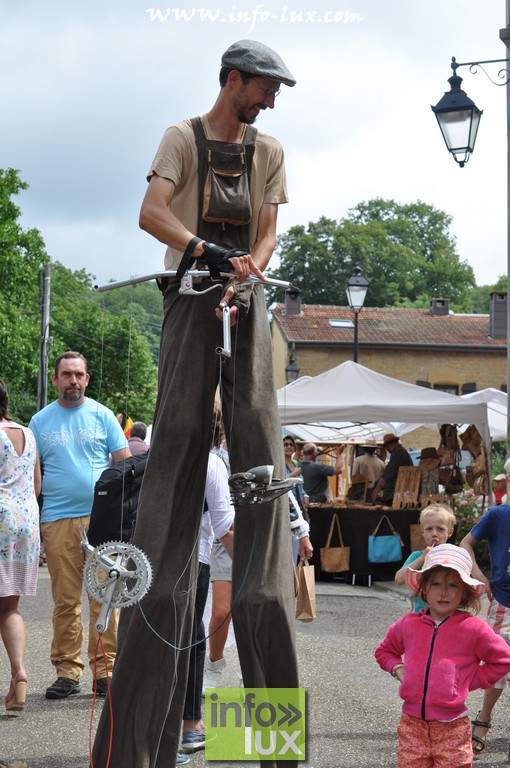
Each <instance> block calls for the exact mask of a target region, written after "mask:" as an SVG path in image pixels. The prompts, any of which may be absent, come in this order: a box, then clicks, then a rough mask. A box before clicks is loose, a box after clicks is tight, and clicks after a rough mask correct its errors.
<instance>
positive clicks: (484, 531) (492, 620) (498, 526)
mask: <svg viewBox="0 0 510 768" xmlns="http://www.w3.org/2000/svg"><path fill="white" fill-rule="evenodd" d="M505 472H506V481H507V484H508V483H509V482H510V459H508V460H507V462H506V464H505ZM478 541H487V544H488V546H489V555H490V563H491V574H492V575H491V579H490V581H489V579H488V578H487V576H486V575H485V574H484V573H483V572H482V571H481V570H480V568H479V566H478V564H477V562H476V559H475V554H474V550H473V547H474V545H475V544H476V543H477V542H478ZM460 546H461V547H463V548H464V549H466V550H467V551H468V552H469V554H470V555H471V559H472V560H473V576H474V577H475V578H476V579H480V581H483V583H484V584H485V590H486V593H487V597H488V598H489V600H490V603H489V610H488V613H487V622H488V624H490V626H491V627H492V628H493V630H494V631H495V632H496V633H497V634H498V635H502V636H503V637H504V638H505V640H506V641H507V642H510V572H509V569H510V506H508V505H506V504H501V505H499V506H496V507H490V509H488V510H487V512H486V513H485V514H484V515H482V517H481V518H480V520H479V521H478V523H477V524H476V525H475V526H473V528H472V529H471V531H470V532H469V533H468V534H467V535H466V536H464V538H463V539H462V541H461V542H460ZM507 682H508V676H507V677H504V678H502V679H501V680H499V681H498V682H497V683H496V684H495V686H494V687H493V688H489V689H488V690H486V691H485V692H484V697H483V704H482V708H481V710H480V712H479V713H478V715H477V716H476V718H475V720H473V721H472V723H473V752H474V754H475V755H479V754H480V753H481V752H483V751H484V749H485V746H486V737H487V732H488V730H489V728H490V727H491V715H492V710H493V709H494V705H495V704H496V702H497V700H498V699H499V697H500V696H501V694H502V693H503V688H504V687H505V686H506V685H507Z"/></svg>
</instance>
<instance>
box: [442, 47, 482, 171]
mask: <svg viewBox="0 0 510 768" xmlns="http://www.w3.org/2000/svg"><path fill="white" fill-rule="evenodd" d="M462 66H464V65H463V64H457V62H456V61H455V56H453V57H452V64H451V67H452V69H453V75H452V76H451V77H450V78H449V80H448V82H449V83H450V91H447V92H446V93H445V95H444V96H443V98H442V99H440V100H439V101H438V103H437V104H436V106H435V107H431V109H432V111H433V113H434V114H435V116H436V118H437V122H438V123H439V127H440V128H441V133H442V134H443V139H444V140H445V144H446V146H447V148H448V152H451V153H452V155H453V159H454V160H455V161H456V162H457V163H458V164H459V166H460V167H461V168H463V167H464V165H465V163H467V161H468V160H469V157H470V155H471V153H472V152H473V150H474V148H475V141H476V134H477V132H478V126H479V124H480V118H481V116H482V114H483V112H482V110H480V109H478V107H477V106H476V104H475V102H474V101H472V100H471V99H470V98H469V96H467V94H465V93H464V91H463V90H462V89H461V87H460V84H461V83H462V78H461V77H459V75H458V74H457V68H458V67H462Z"/></svg>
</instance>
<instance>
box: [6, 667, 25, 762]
mask: <svg viewBox="0 0 510 768" xmlns="http://www.w3.org/2000/svg"><path fill="white" fill-rule="evenodd" d="M26 696H27V678H26V676H25V675H22V674H20V673H18V674H17V675H16V677H14V678H13V679H12V680H11V687H10V689H9V693H8V694H7V696H6V697H5V709H6V710H7V711H8V712H11V711H12V712H21V711H22V710H23V709H24V707H25V702H26ZM0 768H1V764H0Z"/></svg>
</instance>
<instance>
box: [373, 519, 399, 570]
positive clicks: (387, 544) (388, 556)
mask: <svg viewBox="0 0 510 768" xmlns="http://www.w3.org/2000/svg"><path fill="white" fill-rule="evenodd" d="M383 520H386V522H387V523H388V527H389V529H390V531H391V535H390V536H380V535H378V532H379V528H380V526H381V523H382V522H383ZM403 546H404V542H403V541H402V539H401V537H400V534H398V533H397V532H396V530H395V529H394V527H393V526H392V524H391V522H390V520H389V518H388V517H387V515H383V516H382V517H381V519H380V520H379V522H378V523H377V525H376V526H375V528H374V531H373V533H372V535H371V536H369V537H368V562H369V563H396V562H399V561H400V560H402V547H403Z"/></svg>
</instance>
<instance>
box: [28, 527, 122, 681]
mask: <svg viewBox="0 0 510 768" xmlns="http://www.w3.org/2000/svg"><path fill="white" fill-rule="evenodd" d="M89 519H90V518H89V516H88V515H87V516H85V517H68V518H65V519H64V520H56V521H55V522H52V523H43V524H42V526H41V531H42V538H43V541H44V546H45V548H46V558H47V562H48V571H49V574H50V578H51V592H52V595H53V602H54V609H53V640H52V643H51V656H50V659H51V663H52V664H53V666H54V667H55V669H56V671H57V677H68V678H70V679H71V680H76V681H78V680H79V679H80V677H81V673H82V671H83V668H84V666H85V665H84V663H83V661H82V659H81V649H82V645H83V623H82V593H83V565H84V563H85V555H84V553H83V552H81V551H80V542H81V531H82V530H83V529H87V528H88V524H89ZM100 610H101V606H100V604H99V603H97V602H96V601H95V600H92V599H89V617H90V618H89V637H88V648H87V656H88V661H89V666H90V668H91V670H92V672H93V673H94V664H96V673H95V677H96V678H97V679H101V678H103V677H106V666H105V659H104V658H103V653H102V650H101V648H100V647H99V648H98V652H97V661H96V646H97V639H98V633H97V632H96V630H95V624H96V621H97V617H98V615H99V611H100ZM117 613H118V611H113V612H112V615H111V617H110V623H109V625H108V629H107V631H106V632H105V633H104V635H103V647H104V650H105V656H106V664H107V665H108V674H109V675H110V674H111V673H112V669H113V663H114V661H115V652H116V647H117V624H118V616H117Z"/></svg>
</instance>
